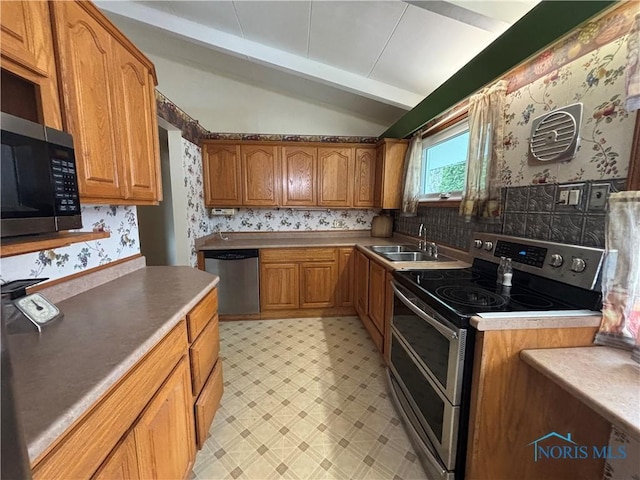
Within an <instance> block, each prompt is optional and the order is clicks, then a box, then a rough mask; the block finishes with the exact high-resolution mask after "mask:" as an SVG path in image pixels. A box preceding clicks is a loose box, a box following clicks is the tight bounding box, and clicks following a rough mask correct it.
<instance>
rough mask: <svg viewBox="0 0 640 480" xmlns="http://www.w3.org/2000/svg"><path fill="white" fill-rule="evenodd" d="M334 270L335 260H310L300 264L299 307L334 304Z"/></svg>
mask: <svg viewBox="0 0 640 480" xmlns="http://www.w3.org/2000/svg"><path fill="white" fill-rule="evenodd" d="M336 270H337V265H336V262H310V263H302V264H301V265H300V308H323V307H333V306H334V305H335V296H336V291H335V290H336Z"/></svg>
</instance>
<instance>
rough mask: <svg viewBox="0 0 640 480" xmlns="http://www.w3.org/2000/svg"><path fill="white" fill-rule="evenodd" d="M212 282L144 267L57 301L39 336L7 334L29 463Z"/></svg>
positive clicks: (196, 274)
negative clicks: (56, 314) (56, 312)
mask: <svg viewBox="0 0 640 480" xmlns="http://www.w3.org/2000/svg"><path fill="white" fill-rule="evenodd" d="M217 283H218V277H216V276H214V275H211V274H209V273H206V272H202V271H199V270H196V269H194V268H190V267H147V268H141V269H139V270H136V271H134V272H133V273H129V274H127V275H124V276H122V277H120V278H118V279H116V280H113V281H110V282H107V283H105V284H103V285H101V286H98V287H96V288H92V289H91V290H87V291H86V292H84V293H80V294H78V295H76V296H74V297H71V298H68V299H66V300H63V301H61V302H59V303H58V304H57V305H58V307H59V308H60V310H61V311H62V312H63V313H64V317H63V318H62V319H60V320H57V321H55V322H53V323H52V324H50V325H46V326H45V327H44V328H43V331H42V333H41V334H38V333H36V332H35V331H33V332H29V333H20V334H12V335H9V341H8V343H9V348H10V352H11V361H12V365H13V369H14V374H15V375H14V377H15V378H14V383H15V389H16V397H17V404H18V414H19V418H20V421H21V423H22V426H23V430H24V434H25V440H26V443H27V449H28V452H29V459H30V460H31V462H32V463H33V462H34V460H35V459H37V458H38V457H39V456H40V455H42V454H43V453H44V452H45V451H46V450H47V449H48V448H49V446H51V445H52V444H53V442H54V441H55V440H56V439H57V438H58V437H59V436H60V435H62V434H63V433H64V432H65V431H66V430H67V429H68V428H69V427H70V426H71V425H72V424H73V423H74V422H75V421H76V420H78V419H79V418H80V417H81V416H82V415H83V413H84V412H85V411H87V410H88V409H89V408H90V407H91V406H92V405H93V404H94V403H95V402H96V401H97V400H98V399H99V398H100V397H101V396H102V394H104V393H105V392H106V391H107V390H108V389H109V388H110V387H111V386H112V385H114V384H115V383H116V382H118V380H120V379H121V378H122V377H123V376H124V374H125V373H126V372H127V371H128V370H129V369H130V368H131V367H133V366H134V365H135V364H136V363H137V362H138V361H139V360H140V359H141V358H142V357H143V356H144V355H145V354H146V353H147V352H149V351H150V350H151V349H152V348H153V347H154V346H155V345H156V344H157V343H158V342H159V341H160V340H162V338H164V336H165V335H166V334H167V333H169V331H170V330H171V329H172V328H173V327H174V326H175V325H177V324H178V322H179V321H180V319H182V318H183V317H184V316H185V315H186V314H187V312H188V311H189V310H191V309H192V308H193V307H194V306H195V305H196V304H197V303H198V302H199V301H200V300H201V299H202V298H203V297H204V295H205V294H206V293H207V292H208V291H209V290H210V289H211V288H213V287H214V286H215V285H217ZM17 321H25V322H26V319H19V320H17ZM185 342H186V339H185ZM185 344H186V343H185Z"/></svg>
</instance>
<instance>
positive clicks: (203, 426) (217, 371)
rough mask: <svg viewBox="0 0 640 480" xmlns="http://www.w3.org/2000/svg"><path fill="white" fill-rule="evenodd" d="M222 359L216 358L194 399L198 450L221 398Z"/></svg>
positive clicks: (205, 437)
mask: <svg viewBox="0 0 640 480" xmlns="http://www.w3.org/2000/svg"><path fill="white" fill-rule="evenodd" d="M222 391H223V386H222V361H221V360H218V362H217V363H216V366H215V368H214V369H213V372H211V375H210V376H209V379H208V380H207V383H205V385H204V388H203V389H202V393H201V394H200V397H198V400H197V401H196V406H195V409H196V443H197V445H198V450H200V449H201V448H202V445H204V442H205V440H206V439H207V432H208V431H209V427H211V424H212V423H213V417H214V416H215V414H216V411H217V410H218V407H219V406H220V400H221V399H222Z"/></svg>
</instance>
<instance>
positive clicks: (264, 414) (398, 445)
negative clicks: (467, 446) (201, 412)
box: [192, 317, 427, 480]
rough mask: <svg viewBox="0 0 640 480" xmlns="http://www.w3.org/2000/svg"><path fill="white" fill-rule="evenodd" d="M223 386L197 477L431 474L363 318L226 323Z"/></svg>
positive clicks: (223, 325)
mask: <svg viewBox="0 0 640 480" xmlns="http://www.w3.org/2000/svg"><path fill="white" fill-rule="evenodd" d="M220 352H221V358H222V359H223V377H224V395H223V397H222V402H221V406H220V408H219V410H218V412H217V413H216V417H215V419H214V422H213V425H212V426H211V429H210V431H209V438H208V439H207V441H206V443H205V445H204V447H203V449H202V450H201V451H199V452H198V454H197V456H196V462H195V465H194V467H193V473H192V478H193V479H198V480H200V479H340V480H345V479H367V480H368V479H396V480H400V479H425V478H427V477H426V475H425V473H424V471H423V469H422V466H421V465H420V462H419V460H418V458H417V457H416V454H415V451H414V449H413V447H412V445H411V443H410V441H409V438H408V437H407V434H406V433H405V430H404V427H403V425H402V424H401V421H400V418H399V417H398V414H397V412H396V411H395V409H394V406H393V405H392V404H391V399H390V397H389V395H388V389H387V385H386V380H385V375H386V373H385V366H384V361H383V359H382V357H381V356H380V354H379V353H378V351H377V350H376V348H375V346H374V344H373V342H372V341H371V339H370V338H369V335H368V333H367V331H366V330H365V329H364V327H363V325H362V323H361V322H360V320H359V319H358V318H355V317H341V318H324V319H321V318H311V319H309V318H306V319H287V320H264V321H243V322H221V323H220Z"/></svg>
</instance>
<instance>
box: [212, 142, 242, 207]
mask: <svg viewBox="0 0 640 480" xmlns="http://www.w3.org/2000/svg"><path fill="white" fill-rule="evenodd" d="M202 166H203V172H204V192H205V199H204V202H205V205H206V206H207V207H224V206H231V207H235V206H238V205H242V179H241V176H240V146H239V145H230V144H229V145H225V144H218V143H207V142H204V143H203V144H202Z"/></svg>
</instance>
